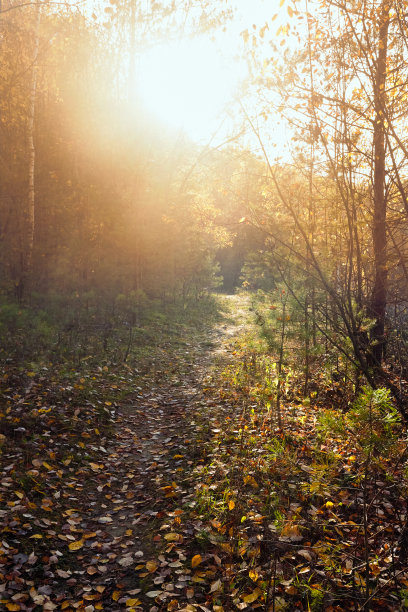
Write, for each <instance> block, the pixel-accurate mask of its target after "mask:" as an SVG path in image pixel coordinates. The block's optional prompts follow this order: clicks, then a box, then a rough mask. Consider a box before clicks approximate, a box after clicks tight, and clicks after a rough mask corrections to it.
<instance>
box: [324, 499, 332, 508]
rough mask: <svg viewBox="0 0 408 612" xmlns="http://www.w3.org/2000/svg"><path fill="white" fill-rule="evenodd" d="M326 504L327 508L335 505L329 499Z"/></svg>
mask: <svg viewBox="0 0 408 612" xmlns="http://www.w3.org/2000/svg"><path fill="white" fill-rule="evenodd" d="M325 505H326V508H333V506H334V504H333V502H331V501H327V502H326V504H325Z"/></svg>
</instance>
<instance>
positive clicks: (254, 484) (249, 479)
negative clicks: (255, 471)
mask: <svg viewBox="0 0 408 612" xmlns="http://www.w3.org/2000/svg"><path fill="white" fill-rule="evenodd" d="M244 484H248V485H251V486H252V487H255V488H256V489H257V488H258V486H259V485H258V483H257V482H256V480H255V478H254V477H253V476H251V475H250V474H248V475H247V476H244Z"/></svg>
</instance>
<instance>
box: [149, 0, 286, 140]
mask: <svg viewBox="0 0 408 612" xmlns="http://www.w3.org/2000/svg"><path fill="white" fill-rule="evenodd" d="M230 6H231V8H233V9H234V17H233V19H232V20H231V21H230V22H229V23H227V24H226V28H225V29H224V30H223V31H218V32H216V33H214V32H213V33H212V34H211V35H210V34H204V35H200V36H197V37H195V38H184V39H181V40H173V41H171V42H165V41H161V42H159V43H158V44H157V45H156V46H154V47H152V48H150V49H149V50H147V51H146V52H144V53H142V54H141V55H140V56H139V74H138V80H139V86H140V89H139V91H140V96H141V98H142V100H143V103H144V104H145V106H146V107H147V108H148V109H149V110H150V111H151V112H152V113H153V114H154V115H155V116H156V117H157V118H158V119H159V121H161V122H163V123H164V124H166V125H167V126H169V127H173V128H177V129H182V130H183V131H184V132H185V133H186V135H187V136H188V137H190V138H192V139H193V140H196V141H209V140H211V138H212V137H213V136H214V134H215V133H217V132H219V133H222V134H226V132H227V131H228V127H230V125H231V118H230V117H231V112H233V109H234V106H236V102H237V98H239V93H240V85H241V84H242V82H243V81H244V80H245V79H246V78H247V77H248V64H247V60H246V57H245V49H244V46H243V40H242V36H241V32H243V31H244V30H246V29H248V28H252V26H253V24H255V25H257V27H262V26H263V25H264V24H265V23H266V22H269V23H270V22H271V20H272V17H273V15H274V14H275V13H278V12H279V8H280V7H279V0H273V1H272V2H266V1H265V0H251V2H248V0H233V1H232V2H231V3H230ZM281 12H282V9H281ZM277 21H279V20H277ZM276 23H277V22H275V23H274V26H273V27H276V26H275V24H276Z"/></svg>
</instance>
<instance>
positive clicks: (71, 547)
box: [68, 540, 84, 552]
mask: <svg viewBox="0 0 408 612" xmlns="http://www.w3.org/2000/svg"><path fill="white" fill-rule="evenodd" d="M83 545H84V541H83V540H76V541H75V542H71V544H68V548H69V550H71V551H73V552H75V551H76V550H79V549H80V548H82V547H83Z"/></svg>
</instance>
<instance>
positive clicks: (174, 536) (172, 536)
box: [164, 532, 182, 542]
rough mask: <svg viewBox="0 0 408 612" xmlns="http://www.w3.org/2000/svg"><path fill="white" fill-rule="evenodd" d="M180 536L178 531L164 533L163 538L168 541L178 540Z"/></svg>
mask: <svg viewBox="0 0 408 612" xmlns="http://www.w3.org/2000/svg"><path fill="white" fill-rule="evenodd" d="M181 537H182V536H180V534H178V533H174V532H173V533H166V535H165V536H164V539H165V540H167V541H168V542H179V541H180V538H181Z"/></svg>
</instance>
